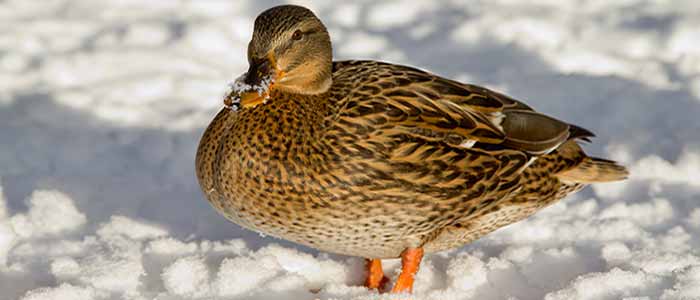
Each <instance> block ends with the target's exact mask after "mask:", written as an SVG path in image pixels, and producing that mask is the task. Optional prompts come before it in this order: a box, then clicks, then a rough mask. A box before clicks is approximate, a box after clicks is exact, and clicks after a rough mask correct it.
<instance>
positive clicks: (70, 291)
mask: <svg viewBox="0 0 700 300" xmlns="http://www.w3.org/2000/svg"><path fill="white" fill-rule="evenodd" d="M99 298H102V297H98V294H97V293H96V292H95V290H94V289H93V288H90V287H79V286H73V285H71V284H68V283H64V284H62V285H60V286H58V287H55V288H40V289H36V290H32V291H30V292H28V293H27V295H25V296H24V297H22V299H21V300H77V299H80V300H93V299H99Z"/></svg>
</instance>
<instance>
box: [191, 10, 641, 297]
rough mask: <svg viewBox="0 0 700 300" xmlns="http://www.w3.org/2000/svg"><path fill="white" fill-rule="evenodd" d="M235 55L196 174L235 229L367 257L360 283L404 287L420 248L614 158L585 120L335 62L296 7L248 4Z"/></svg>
mask: <svg viewBox="0 0 700 300" xmlns="http://www.w3.org/2000/svg"><path fill="white" fill-rule="evenodd" d="M247 50H248V51H247V59H248V63H249V68H248V70H247V72H245V73H244V74H243V75H242V76H241V77H239V78H238V79H236V80H235V81H234V82H233V83H232V84H231V88H230V91H229V92H228V93H227V95H226V96H225V97H224V101H223V102H224V106H223V108H222V109H221V110H220V111H219V112H218V114H217V115H216V116H215V117H214V119H213V120H212V121H211V123H210V124H209V126H208V127H207V128H206V130H205V131H204V133H203V135H202V137H201V140H200V143H199V147H198V149H197V153H196V163H195V164H196V174H197V178H198V181H199V184H200V186H201V189H202V191H203V193H204V195H205V197H206V199H207V200H208V201H209V203H210V204H211V205H212V206H213V207H214V208H215V209H216V210H217V211H218V212H219V213H220V214H222V215H223V216H224V217H226V218H227V219H228V220H230V221H232V222H233V223H236V224H238V225H240V226H242V227H244V228H247V229H250V230H254V231H257V232H260V233H264V234H265V235H270V236H274V237H278V238H281V239H285V240H288V241H292V242H295V243H298V244H301V245H305V246H308V247H311V248H313V249H317V250H320V251H324V252H329V253H335V254H341V255H348V256H355V257H361V258H364V259H365V260H366V263H367V265H366V269H367V276H366V280H365V283H364V285H365V286H366V287H367V288H370V289H382V287H383V286H384V284H385V283H386V282H387V281H388V279H387V277H385V276H384V274H383V271H382V265H381V260H382V259H392V258H400V259H401V271H400V274H399V276H398V278H397V279H396V281H395V282H394V285H393V288H392V289H391V293H411V292H412V289H413V284H414V281H415V280H414V277H415V275H416V273H417V272H418V269H419V266H420V262H421V261H422V259H423V257H424V255H426V254H429V253H434V252H439V251H445V250H449V249H455V248H458V247H461V246H463V245H466V244H469V243H471V242H473V241H475V240H477V239H479V238H481V237H483V236H484V235H486V234H489V233H491V232H493V231H494V230H496V229H498V228H501V227H503V226H506V225H509V224H512V223H514V222H518V221H520V220H522V219H524V218H527V217H529V216H530V215H532V214H534V213H535V212H537V211H539V210H541V209H543V208H545V207H547V206H549V205H551V204H553V203H555V202H557V201H558V200H560V199H562V198H564V197H565V196H567V195H569V194H571V193H574V192H576V191H578V190H580V189H581V188H583V187H584V186H586V185H588V184H592V183H598V182H609V181H617V180H623V179H625V178H626V177H627V176H628V172H627V170H626V169H625V167H623V166H621V165H620V164H618V163H616V162H614V161H611V160H607V159H602V158H595V157H591V156H588V155H586V153H584V151H583V150H582V148H581V143H582V142H590V138H592V137H593V136H594V134H593V133H592V132H590V131H588V130H586V129H584V128H582V127H579V126H576V125H573V124H569V123H567V122H564V121H560V120H558V119H556V118H554V117H551V116H548V115H545V114H543V113H540V112H537V111H535V110H534V109H533V108H531V107H530V106H528V105H526V104H525V103H523V102H521V101H519V100H515V99H513V98H511V97H509V96H506V95H504V94H502V93H499V92H496V91H494V90H491V89H487V88H484V87H480V86H477V85H472V84H467V83H462V82H458V81H455V80H451V79H448V78H444V77H441V76H438V75H435V74H432V73H430V72H427V71H424V70H420V69H417V68H414V67H409V66H404V65H398V64H392V63H387V62H381V61H373V60H345V61H334V60H333V56H332V45H331V38H330V35H329V33H328V30H327V29H326V27H325V26H324V24H323V23H322V22H321V20H320V19H319V18H318V17H317V16H316V15H315V14H314V13H313V12H312V11H311V10H309V9H307V8H305V7H302V6H297V5H282V6H276V7H272V8H269V9H267V10H265V11H263V12H262V13H260V14H259V15H258V16H257V18H256V19H255V22H254V28H253V35H252V39H251V41H250V43H249V44H248V48H247Z"/></svg>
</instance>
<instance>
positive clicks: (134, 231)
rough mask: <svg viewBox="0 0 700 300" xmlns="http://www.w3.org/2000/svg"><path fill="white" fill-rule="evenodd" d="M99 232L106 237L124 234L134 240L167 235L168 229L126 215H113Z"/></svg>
mask: <svg viewBox="0 0 700 300" xmlns="http://www.w3.org/2000/svg"><path fill="white" fill-rule="evenodd" d="M97 234H98V235H100V236H102V237H105V238H111V237H116V236H119V235H124V236H126V237H129V238H131V239H134V240H144V239H152V238H157V237H161V236H165V235H167V234H168V231H167V230H165V229H163V228H161V227H160V226H157V225H153V224H147V223H144V222H139V221H136V220H132V219H130V218H127V217H125V216H112V217H111V218H110V220H109V223H106V224H103V225H102V226H101V227H100V229H99V230H98V231H97Z"/></svg>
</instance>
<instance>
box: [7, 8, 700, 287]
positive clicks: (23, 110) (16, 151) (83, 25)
mask: <svg viewBox="0 0 700 300" xmlns="http://www.w3.org/2000/svg"><path fill="white" fill-rule="evenodd" d="M279 3H280V2H277V1H228V0H191V1H186V0H149V1H141V0H109V1H108V0H102V1H96V0H76V1H62V0H42V1H38V0H5V1H0V145H1V146H0V187H1V188H0V299H2V300H5V299H8V300H9V299H23V300H39V299H52V300H68V299H71V300H73V299H95V300H98V299H133V300H137V299H158V300H178V299H390V296H386V295H378V294H377V293H376V292H373V291H368V290H366V289H364V288H362V287H357V285H359V284H361V282H362V280H363V275H364V274H363V261H362V260H361V259H358V258H348V257H341V256H335V255H328V254H323V253H318V252H316V251H314V250H312V249H308V248H303V247H300V246H296V245H294V244H291V243H287V242H284V241H281V240H276V239H272V238H264V237H260V236H258V235H257V234H255V233H252V232H248V231H244V230H242V229H241V228H239V227H238V226H236V225H234V224H231V223H228V222H227V221H226V220H225V219H224V218H223V217H221V216H219V215H217V214H216V213H215V211H214V209H212V208H211V207H210V206H209V204H208V203H207V202H206V201H205V200H204V199H203V197H202V195H201V194H200V191H199V188H198V186H197V183H196V180H195V177H194V171H193V160H194V152H195V149H196V146H197V142H198V140H199V136H200V134H201V133H202V131H203V129H204V127H205V126H206V125H207V124H208V122H209V120H210V119H211V118H212V117H213V116H214V114H215V113H216V111H217V110H218V109H219V108H220V107H221V106H222V95H223V94H222V93H223V92H224V91H225V89H226V84H227V83H228V82H230V81H232V80H233V79H234V78H236V77H237V76H238V74H240V73H242V72H244V71H245V69H246V67H247V66H246V59H245V56H244V55H245V52H246V51H245V49H246V44H247V42H248V39H249V38H250V34H251V30H252V22H253V20H254V18H255V16H256V15H257V14H258V13H259V12H261V11H262V10H264V9H265V8H268V7H270V6H273V5H276V4H279ZM297 3H301V4H304V5H307V6H309V7H310V8H312V9H314V10H315V11H316V12H317V14H318V15H319V16H320V17H321V18H322V19H323V20H324V21H325V22H326V24H327V25H328V27H329V29H330V31H331V34H332V36H333V41H334V51H335V55H336V58H338V59H348V58H372V59H382V60H389V61H392V62H396V63H403V64H410V65H414V66H418V67H421V68H424V69H428V70H430V71H433V72H436V73H438V74H441V75H444V76H448V77H451V78H457V79H459V80H463V81H469V82H472V83H476V84H481V85H486V86H489V87H492V88H495V89H498V90H500V91H503V92H506V93H508V94H511V95H513V96H515V97H517V98H519V99H523V100H525V101H526V102H527V103H529V104H531V105H532V106H534V107H535V108H537V109H539V110H541V111H544V112H547V113H550V114H552V115H554V116H557V117H559V118H561V119H564V120H567V121H570V122H572V123H575V124H578V125H581V126H583V127H585V128H588V129H590V130H592V131H594V132H595V133H597V134H598V137H597V138H596V139H595V140H594V143H593V144H590V145H588V146H586V149H587V151H588V152H589V153H591V154H594V155H598V156H605V157H611V158H614V159H617V160H619V161H621V162H623V163H625V164H626V165H627V166H629V168H630V170H631V172H632V176H631V178H630V180H628V181H625V182H622V183H617V184H607V185H598V186H595V187H593V188H588V189H586V190H584V191H582V192H580V193H579V194H577V195H575V196H572V197H569V198H568V199H566V200H565V201H562V202H561V203H559V204H557V205H555V206H553V207H550V208H548V209H546V210H544V211H542V212H541V213H539V214H537V215H536V216H534V217H532V218H530V219H527V220H526V221H524V222H521V223H518V224H515V225H512V226H509V227H507V228H504V229H502V230H499V231H497V232H496V233H494V234H492V235H489V236H488V237H486V238H483V239H482V240H480V241H478V242H475V243H473V244H471V245H468V246H465V247H464V248H462V249H458V250H455V251H451V252H448V253H441V254H435V255H430V256H428V257H427V258H426V259H425V261H424V263H423V265H422V267H421V270H420V273H419V274H418V280H417V283H416V295H415V299H512V300H515V299H518V300H528V299H547V300H556V299H582V300H583V299H596V300H598V299H603V300H605V299H630V300H631V299H664V300H672V299H678V300H680V299H700V251H698V250H697V249H699V248H698V247H699V246H700V121H699V120H698V118H699V116H700V2H698V1H693V0H687V1H680V0H679V1H673V0H668V1H663V0H624V1H604V0H586V1H559V0H537V1H527V4H525V3H526V2H524V1H514V0H497V1H492V0H488V1H487V0H483V1H423V2H419V1H356V2H351V1H343V3H342V4H340V3H332V2H330V1H301V2H297ZM397 268H398V261H395V260H394V261H386V262H385V270H386V272H387V274H389V275H391V276H392V277H393V278H395V277H396V272H397Z"/></svg>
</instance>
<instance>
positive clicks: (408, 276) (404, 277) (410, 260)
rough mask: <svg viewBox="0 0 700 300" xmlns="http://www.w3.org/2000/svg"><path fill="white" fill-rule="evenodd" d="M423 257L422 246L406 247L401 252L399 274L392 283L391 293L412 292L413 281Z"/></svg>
mask: <svg viewBox="0 0 700 300" xmlns="http://www.w3.org/2000/svg"><path fill="white" fill-rule="evenodd" d="M422 259H423V248H408V249H406V250H404V251H403V252H401V274H399V278H398V279H397V280H396V283H395V284H394V288H393V289H392V290H391V292H392V293H411V292H413V282H414V278H415V276H416V273H418V267H419V266H420V262H421V260H422Z"/></svg>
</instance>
